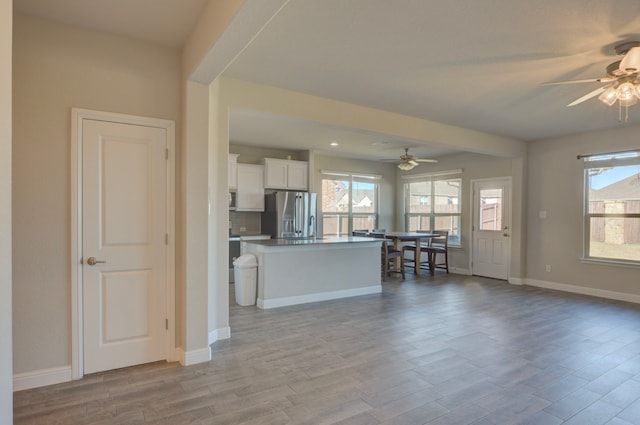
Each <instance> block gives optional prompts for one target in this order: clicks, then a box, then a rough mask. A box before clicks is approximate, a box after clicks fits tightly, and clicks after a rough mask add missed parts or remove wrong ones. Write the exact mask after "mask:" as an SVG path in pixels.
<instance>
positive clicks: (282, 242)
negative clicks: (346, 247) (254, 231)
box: [244, 236, 380, 247]
mask: <svg viewBox="0 0 640 425" xmlns="http://www.w3.org/2000/svg"><path fill="white" fill-rule="evenodd" d="M377 241H380V239H376V238H369V237H366V236H325V237H322V238H305V239H265V240H247V241H244V242H246V243H252V244H256V245H262V246H269V247H277V246H292V245H331V244H345V243H348V244H351V243H363V242H377Z"/></svg>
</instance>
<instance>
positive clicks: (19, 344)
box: [2, 14, 181, 374]
mask: <svg viewBox="0 0 640 425" xmlns="http://www.w3.org/2000/svg"><path fill="white" fill-rule="evenodd" d="M3 16H4V15H3ZM5 28H6V27H5V26H2V31H5ZM2 42H3V43H4V42H5V38H4V37H3V38H2ZM13 49H14V50H13V77H14V78H13V146H12V149H13V170H12V173H13V206H12V207H13V228H12V229H13V247H12V249H13V354H14V355H13V358H14V362H13V372H14V374H22V373H37V372H38V371H46V370H49V369H58V368H65V367H69V366H70V364H71V323H70V320H71V319H70V318H71V314H70V308H71V294H70V291H71V289H70V288H71V284H70V279H71V277H70V273H71V272H70V261H71V260H70V215H71V214H70V196H71V195H70V193H71V192H70V190H71V189H70V185H69V182H70V166H71V165H70V137H71V129H70V127H71V108H72V107H79V108H86V109H93V110H99V111H107V112H117V113H123V114H131V115H140V116H147V117H154V118H162V119H169V120H173V121H175V122H176V134H177V135H179V134H180V131H181V125H180V100H181V98H180V92H181V86H180V81H181V72H180V69H181V62H180V51H179V50H178V49H170V48H165V47H160V46H157V45H154V44H150V43H146V42H139V41H134V40H132V39H129V38H124V37H117V36H113V35H109V34H105V33H99V32H94V31H88V30H84V29H79V28H75V27H70V26H65V25H61V24H58V23H53V22H50V21H46V20H42V19H38V18H32V17H26V16H23V15H20V14H16V15H15V17H14V22H13ZM2 99H3V101H4V99H5V97H4V96H3V97H2ZM2 128H3V129H4V128H6V127H5V126H2ZM179 139H180V138H179V137H176V146H177V147H179V146H180V144H181V143H180V140H179ZM176 166H177V169H176V175H180V172H181V171H180V169H179V167H180V164H179V163H177V164H176ZM5 170H6V169H5V168H4V167H2V172H3V173H4V172H5ZM180 189H181V187H180V186H178V187H176V199H180ZM2 205H3V207H4V205H6V204H5V203H4V202H3V203H2ZM4 258H5V257H4V256H2V261H4ZM3 270H4V268H3ZM2 311H3V312H4V311H5V310H4V309H2ZM3 323H4V321H3ZM43 347H46V348H47V349H46V350H45V351H43Z"/></svg>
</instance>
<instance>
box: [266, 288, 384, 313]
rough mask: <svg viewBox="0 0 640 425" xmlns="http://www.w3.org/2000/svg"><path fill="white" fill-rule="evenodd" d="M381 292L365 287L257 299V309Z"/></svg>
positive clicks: (377, 289) (378, 289) (379, 289)
mask: <svg viewBox="0 0 640 425" xmlns="http://www.w3.org/2000/svg"><path fill="white" fill-rule="evenodd" d="M380 292H382V285H375V286H365V287H363V288H355V289H344V290H340V291H329V292H320V293H316V294H309V295H298V296H295V297H283V298H274V299H271V300H263V299H262V298H258V304H257V305H258V308H262V309H268V308H277V307H285V306H288V305H296V304H307V303H315V302H318V301H328V300H335V299H338V298H348V297H358V296H360V295H369V294H379V293H380Z"/></svg>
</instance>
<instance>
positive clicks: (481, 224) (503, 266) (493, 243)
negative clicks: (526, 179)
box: [471, 178, 511, 280]
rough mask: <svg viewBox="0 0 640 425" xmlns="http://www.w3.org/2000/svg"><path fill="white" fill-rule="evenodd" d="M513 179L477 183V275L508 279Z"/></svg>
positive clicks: (474, 266) (474, 259) (474, 229)
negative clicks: (510, 207)
mask: <svg viewBox="0 0 640 425" xmlns="http://www.w3.org/2000/svg"><path fill="white" fill-rule="evenodd" d="M510 187H511V181H510V180H509V179H506V178H505V179H497V180H483V181H476V182H474V183H473V226H472V232H473V247H472V250H473V254H472V263H471V272H472V274H474V275H478V276H485V277H491V278H494V279H502V280H507V279H508V277H509V259H510V255H509V253H510V248H509V243H510V232H511V229H510V225H509V218H510V217H509V206H510Z"/></svg>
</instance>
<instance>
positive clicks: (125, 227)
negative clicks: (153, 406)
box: [82, 119, 167, 373]
mask: <svg viewBox="0 0 640 425" xmlns="http://www.w3.org/2000/svg"><path fill="white" fill-rule="evenodd" d="M166 143H167V137H166V129H163V128H156V127H147V126H143V125H133V124H123V123H115V122H106V121H97V120H89V119H85V120H83V125H82V304H83V306H82V311H83V350H84V372H85V373H92V372H97V371H102V370H110V369H115V368H120V367H124V366H131V365H134V364H141V363H147V362H152V361H157V360H163V359H166V358H167V356H166V352H165V347H166V338H167V330H166V318H167V314H166V290H167V289H166V283H167V271H166V261H167V245H166V243H167V242H166V237H167V236H166V235H167V217H166V216H167V187H166V186H167V164H166V158H165V152H166V148H167V146H166ZM93 259H95V263H94V260H93Z"/></svg>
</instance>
